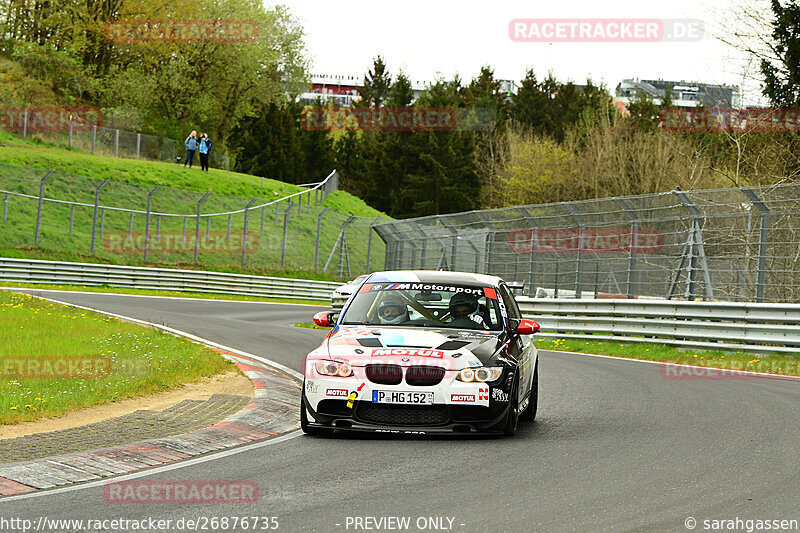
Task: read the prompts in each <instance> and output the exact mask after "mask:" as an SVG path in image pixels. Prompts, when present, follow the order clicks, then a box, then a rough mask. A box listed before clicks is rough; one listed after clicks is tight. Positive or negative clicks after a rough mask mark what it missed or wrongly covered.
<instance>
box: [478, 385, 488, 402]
mask: <svg viewBox="0 0 800 533" xmlns="http://www.w3.org/2000/svg"><path fill="white" fill-rule="evenodd" d="M488 399H489V387H481V388H479V389H478V400H488Z"/></svg>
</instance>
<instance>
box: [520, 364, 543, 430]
mask: <svg viewBox="0 0 800 533" xmlns="http://www.w3.org/2000/svg"><path fill="white" fill-rule="evenodd" d="M538 405H539V364H538V363H537V364H536V368H535V369H534V370H533V382H532V383H531V395H530V398H529V399H528V407H526V408H525V410H524V411H523V412H522V414H520V415H519V417H520V418H521V419H522V420H526V421H528V422H533V421H534V420H536V409H537V408H538Z"/></svg>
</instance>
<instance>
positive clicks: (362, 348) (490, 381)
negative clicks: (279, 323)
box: [300, 271, 539, 435]
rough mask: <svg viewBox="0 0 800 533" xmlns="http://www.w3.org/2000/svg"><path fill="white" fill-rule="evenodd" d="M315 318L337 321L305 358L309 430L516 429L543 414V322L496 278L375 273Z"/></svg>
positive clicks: (303, 417) (304, 419)
mask: <svg viewBox="0 0 800 533" xmlns="http://www.w3.org/2000/svg"><path fill="white" fill-rule="evenodd" d="M314 321H315V322H316V323H317V324H318V325H320V326H332V327H333V329H332V330H331V331H330V332H329V333H328V335H327V336H326V337H325V340H324V341H323V343H322V344H321V345H320V346H319V347H318V348H317V349H315V350H314V351H312V352H311V353H310V354H308V356H307V357H306V362H305V365H304V370H305V380H304V384H303V394H302V406H301V410H300V421H301V427H302V429H303V431H305V432H306V433H311V434H320V433H330V432H332V431H333V430H334V429H335V430H350V431H373V432H383V433H401V434H432V433H449V434H452V433H469V432H491V433H505V434H506V435H512V434H514V432H515V431H516V429H517V422H518V420H519V419H520V418H521V419H524V420H533V419H534V418H535V417H536V406H537V399H538V370H537V360H538V359H537V351H536V348H535V347H534V345H533V342H532V341H531V335H532V334H534V333H536V332H537V331H538V330H539V324H537V323H536V322H534V321H532V320H527V319H523V318H522V315H521V314H520V311H519V307H518V306H517V302H516V301H515V300H514V296H513V295H512V294H511V291H510V290H509V287H508V285H506V283H505V282H503V280H502V279H500V278H498V277H493V276H484V275H479V274H467V273H460V272H440V271H394V272H377V273H374V274H372V275H370V276H369V277H368V278H367V279H365V280H364V281H363V282H362V284H361V285H360V287H359V288H358V290H357V292H356V293H355V294H353V295H352V296H351V297H350V298H349V300H348V301H347V303H346V304H345V306H344V308H343V309H342V312H341V314H339V315H338V317H337V315H335V314H334V313H333V312H329V311H328V312H322V313H318V314H317V315H315V316H314Z"/></svg>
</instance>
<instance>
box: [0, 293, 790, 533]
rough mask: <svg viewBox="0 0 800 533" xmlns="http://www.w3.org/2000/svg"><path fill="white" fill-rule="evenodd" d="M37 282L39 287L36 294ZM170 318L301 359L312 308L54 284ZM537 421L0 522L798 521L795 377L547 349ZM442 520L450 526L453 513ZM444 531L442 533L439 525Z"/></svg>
mask: <svg viewBox="0 0 800 533" xmlns="http://www.w3.org/2000/svg"><path fill="white" fill-rule="evenodd" d="M30 292H35V291H30ZM47 296H50V297H52V298H54V299H58V300H63V301H69V302H73V303H76V304H80V305H85V306H90V307H95V308H99V309H103V310H106V311H111V312H114V313H119V314H122V315H126V316H131V317H135V318H140V319H144V320H148V321H152V322H158V323H163V324H166V325H168V326H170V327H174V328H177V329H179V330H183V331H187V332H190V333H194V334H196V335H199V336H201V337H204V338H207V339H210V340H213V341H215V342H218V343H221V344H225V345H228V346H231V347H233V348H238V349H241V350H245V351H248V352H251V353H253V354H256V355H260V356H264V357H268V358H270V359H272V360H274V361H277V362H280V363H282V364H284V365H287V366H289V367H291V368H295V369H299V367H300V361H301V358H302V356H303V355H304V354H305V353H307V352H308V351H309V350H310V349H312V348H313V347H314V346H316V345H317V344H318V343H319V341H320V339H321V338H322V336H323V333H322V332H320V331H316V330H307V329H300V328H295V327H292V324H294V323H297V322H301V321H302V322H308V321H310V317H311V316H312V314H313V313H314V312H315V311H316V308H315V307H310V306H297V305H272V304H256V303H232V302H218V301H192V300H178V299H161V298H145V297H126V296H119V295H91V294H74V293H67V292H64V293H48V294H47ZM539 364H540V375H541V383H540V387H541V388H540V405H539V416H538V418H537V422H535V423H534V424H527V425H526V424H523V425H522V426H521V427H520V431H519V432H518V434H517V436H515V437H513V438H472V439H455V438H438V439H431V438H417V437H414V438H393V437H372V436H365V437H336V438H312V437H306V436H299V437H297V438H290V439H287V440H285V441H283V442H279V443H276V444H274V445H271V446H265V447H262V448H259V449H254V450H248V451H245V452H242V453H239V454H236V455H230V456H227V457H221V458H218V459H215V460H211V461H207V462H205V463H202V464H199V465H193V466H187V467H185V468H181V469H177V470H172V471H169V472H162V473H158V474H155V475H152V476H148V477H146V478H141V479H163V480H194V479H196V480H220V479H229V480H252V481H255V482H257V483H258V485H259V487H260V494H261V499H260V501H259V503H258V504H257V505H224V506H223V505H216V506H198V505H191V506H178V505H159V506H146V505H109V504H107V503H106V502H105V501H104V498H103V490H102V488H100V487H94V488H86V489H81V490H76V491H71V492H55V493H52V494H47V493H43V494H42V496H39V497H35V498H30V499H23V500H11V501H2V500H0V518H2V517H5V518H8V517H21V518H30V519H33V520H38V518H39V517H40V516H46V517H48V518H50V519H52V518H84V519H87V518H91V519H106V518H107V519H113V518H129V519H133V518H147V517H155V518H164V519H173V520H177V519H180V518H196V517H200V516H207V517H212V516H245V515H248V516H254V515H260V516H276V517H278V521H279V524H280V528H279V530H281V531H364V529H355V528H354V527H352V526H350V527H349V528H347V527H346V525H347V523H348V522H347V517H366V516H372V517H388V516H398V517H411V524H412V526H414V527H412V528H411V530H412V531H417V527H416V521H417V519H418V518H419V517H450V518H454V521H453V526H452V530H454V531H611V530H613V531H634V530H636V531H688V529H687V528H686V527H685V525H684V524H685V520H686V519H687V517H693V518H694V519H696V520H697V527H696V529H695V530H696V531H702V530H704V524H703V521H704V520H713V519H731V520H733V519H736V518H737V517H738V518H740V519H742V520H747V519H752V520H757V519H761V520H766V519H769V520H774V519H786V520H789V519H795V520H800V504H799V503H798V502H800V467H799V466H798V465H800V462H799V461H798V456H799V455H800V453H799V450H800V447H798V441H799V439H798V437H800V409H798V405H800V382H796V381H784V380H773V379H747V380H730V379H728V380H709V379H704V380H675V379H665V378H664V377H663V375H662V372H661V371H660V366H659V365H656V364H648V363H640V362H632V361H624V360H614V359H607V358H594V357H587V356H581V355H571V354H564V353H556V352H541V353H540V363H539ZM444 523H445V524H447V523H448V522H447V520H445V522H444ZM440 530H441V529H440Z"/></svg>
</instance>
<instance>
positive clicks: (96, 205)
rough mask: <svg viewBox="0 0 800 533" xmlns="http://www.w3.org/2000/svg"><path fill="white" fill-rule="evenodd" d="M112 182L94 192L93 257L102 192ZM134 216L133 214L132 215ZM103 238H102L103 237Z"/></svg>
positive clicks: (103, 184)
mask: <svg viewBox="0 0 800 533" xmlns="http://www.w3.org/2000/svg"><path fill="white" fill-rule="evenodd" d="M109 182H111V180H105V181H104V182H103V183H101V184H100V186H99V187H98V188H96V189H95V190H94V215H92V255H94V247H95V242H96V240H97V238H96V237H97V210H98V209H99V208H100V191H101V190H102V189H103V187H105V186H106V185H108V184H109ZM131 216H133V213H131ZM101 238H102V237H101Z"/></svg>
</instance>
